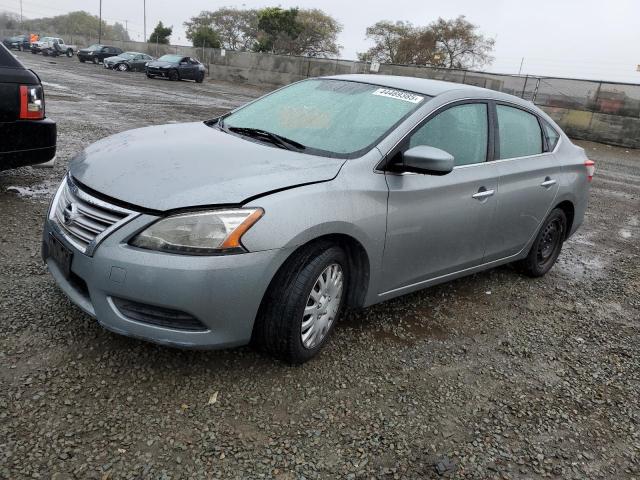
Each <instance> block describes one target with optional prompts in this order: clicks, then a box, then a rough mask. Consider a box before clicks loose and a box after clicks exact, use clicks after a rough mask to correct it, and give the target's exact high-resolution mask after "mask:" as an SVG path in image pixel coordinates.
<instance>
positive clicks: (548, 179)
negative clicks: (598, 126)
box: [485, 102, 562, 261]
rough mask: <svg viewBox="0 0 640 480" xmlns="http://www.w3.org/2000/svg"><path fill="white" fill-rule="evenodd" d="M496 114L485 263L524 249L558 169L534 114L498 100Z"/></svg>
mask: <svg viewBox="0 0 640 480" xmlns="http://www.w3.org/2000/svg"><path fill="white" fill-rule="evenodd" d="M495 115H496V126H497V132H496V137H497V139H496V158H497V160H496V161H495V164H496V168H497V171H498V195H497V200H498V205H497V210H496V215H495V217H494V221H493V225H492V228H491V230H490V232H489V235H488V241H487V254H486V257H485V261H492V260H497V259H500V258H505V257H509V256H511V255H515V254H516V253H518V252H520V251H521V250H522V249H523V248H524V247H525V246H526V245H527V243H528V241H529V240H530V239H531V238H532V237H533V236H534V235H535V234H536V232H537V230H538V227H539V226H540V224H541V223H542V221H543V220H544V218H545V217H546V216H547V213H548V212H549V210H550V209H551V208H552V206H553V201H554V199H555V197H556V195H557V193H558V182H559V177H560V174H561V171H562V168H561V167H560V165H559V163H558V161H557V159H556V157H555V155H554V154H553V152H552V148H550V145H549V144H548V140H547V138H546V136H545V135H544V133H543V130H542V124H541V121H542V120H541V119H539V118H538V116H537V115H535V114H534V112H532V111H528V110H527V109H526V108H523V107H520V106H516V105H511V104H506V103H501V102H497V103H496V104H495ZM554 146H555V145H554Z"/></svg>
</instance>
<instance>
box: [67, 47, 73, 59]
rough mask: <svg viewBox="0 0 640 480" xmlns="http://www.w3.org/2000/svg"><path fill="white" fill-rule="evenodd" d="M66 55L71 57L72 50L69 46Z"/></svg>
mask: <svg viewBox="0 0 640 480" xmlns="http://www.w3.org/2000/svg"><path fill="white" fill-rule="evenodd" d="M67 57H69V58H71V57H73V50H71V49H70V48H68V49H67Z"/></svg>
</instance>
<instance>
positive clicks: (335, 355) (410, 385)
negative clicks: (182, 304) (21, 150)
mask: <svg viewBox="0 0 640 480" xmlns="http://www.w3.org/2000/svg"><path fill="white" fill-rule="evenodd" d="M21 58H22V59H23V61H24V62H25V63H26V64H27V65H28V66H29V67H32V68H34V69H36V71H37V72H38V73H39V74H40V75H41V77H42V79H43V81H44V82H45V88H46V92H47V108H48V115H49V116H50V117H51V118H54V119H55V120H57V122H58V127H59V144H58V145H59V157H58V163H57V165H56V166H55V168H53V169H32V168H24V169H20V170H16V171H11V172H3V173H0V205H2V208H1V210H0V220H1V226H2V235H1V237H0V246H1V247H2V248H1V249H0V319H1V322H2V327H3V331H4V334H3V335H2V336H1V337H0V478H6V479H21V478H53V479H58V480H60V479H67V478H77V479H93V478H96V479H102V480H107V479H116V478H127V479H146V478H151V479H156V478H157V479H169V478H171V479H178V478H275V479H294V478H309V479H311V478H410V479H414V478H439V477H441V476H442V477H449V478H478V479H485V478H539V477H555V478H563V479H564V478H576V479H578V478H579V479H582V478H640V426H639V423H640V408H639V406H638V399H639V398H640V294H639V291H640V261H639V258H640V242H639V238H640V151H627V150H624V149H619V148H612V147H607V146H604V145H600V144H595V143H588V142H579V143H580V144H581V145H582V146H584V147H585V148H586V149H587V151H588V153H589V155H590V157H591V158H592V159H594V160H596V161H597V167H598V170H597V174H596V178H595V179H594V182H593V188H592V191H591V204H590V208H589V211H588V214H587V218H586V222H585V225H584V226H583V227H582V229H581V230H580V231H579V232H578V234H577V235H575V236H574V237H573V238H571V239H570V240H569V241H568V242H567V243H566V244H565V248H564V250H563V253H562V255H561V257H560V259H559V263H558V264H557V265H556V266H555V267H554V268H553V270H552V271H551V272H550V273H549V274H548V275H547V276H546V277H545V278H542V279H538V280H531V279H528V278H524V277H522V276H520V275H518V274H517V273H516V272H515V271H513V270H512V269H511V268H509V267H503V268H497V269H495V270H491V271H489V272H485V273H481V274H477V275H473V276H471V277H468V278H465V279H461V280H458V281H454V282H452V283H449V284H446V285H442V286H439V287H434V288H431V289H428V290H425V291H423V292H419V293H415V294H412V295H408V296H405V297H402V298H399V299H396V300H393V301H390V302H387V303H384V304H382V305H378V306H375V307H372V308H369V309H366V310H363V311H360V312H354V313H351V314H349V315H348V316H347V318H345V319H344V320H343V321H342V322H341V323H340V324H339V325H338V328H337V330H336V332H335V335H334V337H333V339H332V341H331V343H330V344H329V345H328V348H326V349H325V351H324V352H323V353H322V354H321V355H320V356H319V357H318V358H317V359H315V360H313V361H311V362H309V363H307V364H305V365H303V366H301V367H289V366H286V365H284V364H282V363H279V362H277V361H274V360H272V359H271V358H268V357H264V356H261V355H259V354H257V353H255V352H253V351H252V350H250V349H246V348H245V349H236V350H231V351H221V352H189V351H178V350H172V349H167V348H162V347H158V346H154V345H151V344H148V343H143V342H140V341H136V340H132V339H128V338H124V337H120V336H117V335H115V334H111V333H109V332H107V331H105V330H103V329H101V328H100V327H99V326H98V325H97V324H96V322H95V321H92V320H91V319H90V318H89V317H87V316H85V315H84V314H82V313H81V312H80V311H79V310H78V309H77V308H75V307H74V306H72V305H71V304H70V302H69V301H68V300H67V299H66V298H65V296H64V295H63V294H62V293H61V292H60V291H59V290H58V289H57V288H56V286H55V285H54V283H53V281H52V279H51V277H50V276H49V275H48V274H47V272H46V270H45V268H44V267H43V265H42V263H41V260H40V258H39V250H40V232H41V225H42V219H43V216H44V214H45V211H46V208H47V202H48V199H49V198H50V196H51V191H52V188H53V187H54V186H55V185H56V184H57V183H58V182H59V180H60V178H61V177H62V176H63V175H64V171H65V168H66V165H67V162H68V160H69V158H70V156H71V155H72V154H73V153H74V152H77V151H78V150H80V149H81V148H82V147H83V146H85V145H87V144H89V143H91V142H93V141H95V140H97V139H99V138H101V137H103V136H105V135H108V134H111V133H115V132H118V131H122V130H126V129H129V128H132V127H137V126H141V125H148V124H157V123H166V122H171V121H185V120H196V119H202V118H210V117H213V116H214V115H215V114H216V113H218V112H222V111H224V110H227V109H229V108H231V107H233V106H234V105H238V104H241V103H243V102H245V101H247V100H249V99H250V98H253V97H255V96H256V95H258V94H259V93H260V91H259V90H257V89H254V88H248V87H242V86H237V85H232V84H223V83H213V82H205V83H204V84H203V85H196V84H194V83H190V82H180V83H170V82H166V81H161V80H156V81H149V80H147V79H146V78H144V75H142V74H134V73H129V74H124V73H117V72H109V71H104V69H102V67H96V66H94V65H89V64H86V65H85V64H80V63H79V62H77V60H74V59H66V58H63V59H56V60H55V61H51V60H49V61H47V59H44V58H42V57H40V56H37V57H36V56H32V55H30V54H23V55H21Z"/></svg>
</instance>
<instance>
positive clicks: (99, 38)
mask: <svg viewBox="0 0 640 480" xmlns="http://www.w3.org/2000/svg"><path fill="white" fill-rule="evenodd" d="M101 40H102V0H100V26H99V28H98V43H101Z"/></svg>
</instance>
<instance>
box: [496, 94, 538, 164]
mask: <svg viewBox="0 0 640 480" xmlns="http://www.w3.org/2000/svg"><path fill="white" fill-rule="evenodd" d="M496 109H497V111H498V128H499V130H500V159H506V158H517V157H527V156H529V155H540V154H541V153H542V131H541V130H540V124H539V123H538V118H537V117H536V116H535V115H532V114H531V113H528V112H525V111H524V110H520V109H519V108H515V107H507V106H506V105H496Z"/></svg>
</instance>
